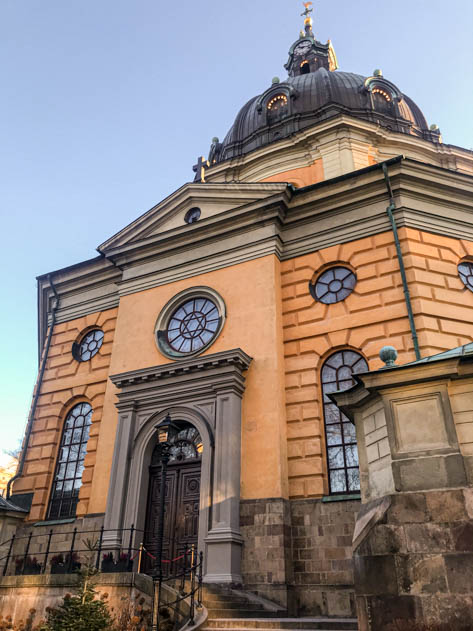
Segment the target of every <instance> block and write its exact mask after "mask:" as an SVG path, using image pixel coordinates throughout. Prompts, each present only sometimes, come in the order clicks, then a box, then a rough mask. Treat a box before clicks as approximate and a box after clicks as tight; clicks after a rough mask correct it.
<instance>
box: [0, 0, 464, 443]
mask: <svg viewBox="0 0 473 631" xmlns="http://www.w3.org/2000/svg"><path fill="white" fill-rule="evenodd" d="M314 6H315V22H314V31H315V34H316V36H317V38H318V39H320V40H321V41H324V42H325V41H326V40H327V39H328V38H330V39H331V40H332V42H333V44H334V46H335V50H336V52H337V56H338V60H339V63H340V69H341V70H346V71H352V72H357V73H360V74H365V75H366V76H368V75H370V74H371V73H372V71H373V70H374V69H375V68H382V70H383V72H384V76H385V77H386V78H388V79H389V80H391V81H393V82H394V83H395V84H397V85H398V87H399V88H400V89H401V90H402V91H403V92H404V93H406V94H408V95H409V96H410V97H411V98H413V99H414V100H415V101H416V102H417V103H418V104H419V105H420V107H421V108H422V110H423V112H424V114H425V115H426V117H427V120H428V122H429V124H430V123H437V124H438V125H439V126H440V128H441V131H442V133H443V138H444V142H446V143H451V144H456V145H460V146H464V147H467V148H473V124H472V120H473V119H472V115H471V107H472V106H471V103H472V97H473V88H472V79H473V77H472V59H473V45H472V35H471V33H472V29H473V2H471V0H452V1H451V2H449V3H446V2H444V1H440V0H397V2H396V3H392V2H380V1H379V0H359V1H358V2H354V1H353V0H338V2H328V1H327V0H325V1H322V0H320V1H318V2H314ZM302 10H303V7H302V3H301V2H299V1H296V0H272V1H271V2H263V1H262V0H238V2H228V0H227V1H225V2H217V1H216V0H201V1H200V2H195V1H194V2H191V1H190V0H183V1H181V2H163V1H159V0H154V1H151V0H113V1H112V0H93V1H92V0H80V2H79V1H78V0H67V1H66V2H65V1H64V0H2V1H1V3H0V58H1V66H0V67H1V70H0V73H1V96H0V212H1V220H2V224H1V225H2V235H3V239H2V242H3V243H2V248H1V250H0V251H1V255H0V256H1V260H0V263H1V265H2V272H3V274H2V277H3V278H2V279H3V286H4V289H3V294H2V295H3V301H2V302H3V308H2V309H1V310H0V318H1V330H2V332H3V338H4V339H3V344H2V345H1V347H0V348H1V350H0V427H1V439H0V441H1V442H0V447H6V448H12V447H14V446H15V445H16V443H17V441H18V438H19V437H20V436H21V434H22V431H23V428H24V425H25V422H26V418H27V414H28V409H29V406H30V403H31V393H32V389H33V385H34V380H35V378H36V370H37V363H36V361H37V349H36V282H35V277H36V276H37V275H39V274H42V273H45V272H48V271H51V270H54V269H58V268H61V267H64V266H67V265H70V264H73V263H76V262H78V261H81V260H84V259H87V258H91V257H93V256H95V254H96V252H95V248H96V247H97V245H99V244H100V243H102V242H103V241H104V240H105V239H106V238H108V237H109V236H111V235H112V234H114V233H115V232H117V231H118V230H119V229H121V228H122V227H123V226H124V225H126V224H128V223H129V222H130V221H132V220H133V219H135V218H136V217H137V216H138V215H139V214H141V213H142V212H144V211H145V210H147V209H148V208H150V207H151V206H153V205H154V204H155V203H157V202H158V201H159V200H160V199H162V198H163V197H165V196H166V195H168V194H169V193H171V192H172V191H173V190H175V189H176V188H178V187H179V186H181V185H182V184H183V183H184V182H186V181H189V180H191V179H192V178H193V173H192V165H193V164H194V163H195V161H196V158H197V156H198V155H202V154H206V153H207V151H208V148H209V145H210V141H211V139H212V137H213V136H219V137H220V138H221V139H222V138H223V137H224V136H225V133H226V132H227V130H228V128H229V127H230V125H231V123H232V121H233V119H234V117H235V115H236V114H237V112H238V109H239V108H240V107H241V106H242V105H243V104H244V103H245V102H246V101H247V100H248V99H249V98H251V97H252V96H254V95H255V94H259V93H261V92H262V91H264V90H265V89H266V88H267V87H269V85H270V83H271V79H272V77H273V76H275V75H278V76H280V77H281V79H283V78H284V77H285V76H286V73H285V70H284V68H283V65H284V63H285V62H286V61H287V51H288V49H289V47H290V45H291V44H292V42H293V41H294V40H295V39H297V36H298V32H299V30H300V28H301V25H302V18H301V17H300V13H301V12H302Z"/></svg>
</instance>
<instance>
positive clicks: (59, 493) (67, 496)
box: [48, 403, 92, 519]
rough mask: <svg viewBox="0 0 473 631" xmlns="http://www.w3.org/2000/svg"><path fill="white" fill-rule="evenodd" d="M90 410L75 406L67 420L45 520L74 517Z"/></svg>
mask: <svg viewBox="0 0 473 631" xmlns="http://www.w3.org/2000/svg"><path fill="white" fill-rule="evenodd" d="M91 419H92V407H91V406H90V405H89V404H88V403H79V404H78V405H76V406H74V407H73V408H72V410H71V411H70V412H69V414H68V415H67V417H66V420H65V422H64V429H63V432H62V438H61V445H60V447H59V454H58V459H57V463H56V471H55V473H54V481H53V487H52V491H51V498H50V501H49V509H48V519H63V518H67V517H74V516H75V514H76V507H77V502H78V501H79V489H80V487H81V486H82V472H83V470H84V458H85V454H86V453H87V441H88V439H89V431H90V425H91V423H92V420H91Z"/></svg>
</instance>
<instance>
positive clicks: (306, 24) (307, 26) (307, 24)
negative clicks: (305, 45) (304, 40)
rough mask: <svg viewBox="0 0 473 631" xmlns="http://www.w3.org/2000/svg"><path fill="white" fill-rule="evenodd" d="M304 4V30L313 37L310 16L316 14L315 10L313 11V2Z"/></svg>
mask: <svg viewBox="0 0 473 631" xmlns="http://www.w3.org/2000/svg"><path fill="white" fill-rule="evenodd" d="M302 4H303V5H304V7H305V10H304V13H301V15H302V16H303V17H304V30H305V32H306V34H307V35H312V18H311V17H310V14H311V13H313V12H314V9H312V5H313V2H303V3H302Z"/></svg>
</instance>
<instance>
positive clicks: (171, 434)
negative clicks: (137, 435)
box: [151, 414, 179, 631]
mask: <svg viewBox="0 0 473 631" xmlns="http://www.w3.org/2000/svg"><path fill="white" fill-rule="evenodd" d="M156 430H157V432H158V436H157V439H158V441H157V445H156V447H157V451H158V458H159V460H160V462H161V485H160V489H159V518H158V532H157V539H158V549H157V551H156V561H155V564H154V568H153V574H152V576H153V587H154V599H153V601H154V603H153V624H152V627H151V629H152V631H158V628H159V604H160V602H161V587H162V583H163V564H162V556H163V540H164V508H165V499H166V472H167V467H168V462H169V458H170V455H171V453H170V451H171V446H172V442H173V439H174V438H175V437H176V435H177V433H178V432H179V428H178V427H177V425H174V423H173V422H172V421H171V417H170V415H169V414H168V415H167V416H166V418H165V419H164V420H163V421H161V423H158V425H156ZM156 583H157V584H158V585H157V589H156Z"/></svg>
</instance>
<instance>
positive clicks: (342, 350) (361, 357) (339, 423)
mask: <svg viewBox="0 0 473 631" xmlns="http://www.w3.org/2000/svg"><path fill="white" fill-rule="evenodd" d="M343 353H354V354H356V355H357V356H358V358H357V359H356V361H354V362H353V363H352V364H351V366H348V365H347V364H346V363H345V358H344V356H343ZM338 354H342V360H343V364H342V365H341V366H340V367H339V368H337V369H336V368H333V366H328V368H331V369H332V370H336V376H335V381H325V382H324V377H323V371H324V368H325V367H326V366H327V364H328V362H329V361H330V360H331V359H333V358H334V357H335V356H336V355H338ZM360 361H362V362H364V366H363V369H362V370H358V371H357V372H352V371H351V370H350V374H351V377H350V381H351V384H350V385H347V387H346V388H344V389H348V388H350V387H351V386H352V385H353V384H354V379H353V375H356V374H359V373H362V372H366V371H368V370H369V365H368V361H367V360H366V358H365V357H364V355H362V353H361V352H360V351H359V350H357V349H354V348H340V349H337V350H333V351H332V352H331V353H330V354H329V355H328V356H327V357H325V359H324V361H323V362H322V365H321V367H320V372H319V375H320V388H321V393H322V411H323V422H324V439H325V458H326V464H327V481H328V490H329V495H330V496H341V495H359V493H360V488H359V487H358V489H350V488H349V486H350V484H349V477H348V470H350V469H357V470H358V472H359V456H358V443H357V440H356V433H355V434H354V438H353V441H352V442H345V436H344V433H343V430H344V427H343V426H344V424H351V425H352V426H353V429H354V425H353V423H352V422H351V421H350V420H349V419H348V418H347V417H346V416H345V415H344V414H343V412H341V410H339V409H338V408H337V414H338V415H339V420H338V421H337V422H336V423H327V412H326V406H329V405H330V406H335V407H337V406H336V405H335V403H333V402H332V401H330V400H327V401H326V400H325V398H326V395H328V394H330V392H336V391H337V390H330V391H329V392H326V389H325V386H326V385H329V384H333V383H335V384H336V386H337V389H339V385H340V382H343V381H348V378H344V379H339V378H338V371H339V370H340V369H342V368H350V369H351V368H353V367H354V366H356V365H357V364H358V363H359V362H360ZM327 399H328V397H327ZM330 425H331V426H338V427H339V429H340V436H341V439H342V442H341V444H338V443H337V444H334V445H329V438H328V432H327V426H330ZM352 445H355V446H356V448H357V458H356V460H357V466H356V467H353V466H350V465H347V460H346V451H345V447H346V446H352ZM335 447H338V448H341V449H342V455H343V467H331V466H330V458H329V449H331V448H335ZM332 471H344V474H345V475H344V482H345V489H344V490H340V491H336V490H333V489H332V480H331V472H332Z"/></svg>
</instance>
